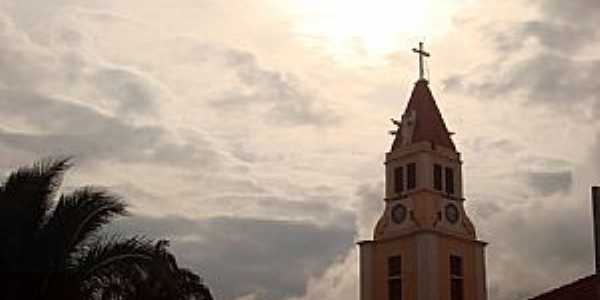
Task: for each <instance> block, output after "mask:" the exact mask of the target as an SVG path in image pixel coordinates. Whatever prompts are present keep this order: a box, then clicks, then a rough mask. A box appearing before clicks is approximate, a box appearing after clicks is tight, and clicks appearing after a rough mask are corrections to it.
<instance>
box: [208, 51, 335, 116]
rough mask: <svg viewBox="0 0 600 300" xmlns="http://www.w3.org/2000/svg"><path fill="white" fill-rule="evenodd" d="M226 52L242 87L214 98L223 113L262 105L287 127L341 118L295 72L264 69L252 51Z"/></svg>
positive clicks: (263, 110) (214, 104)
mask: <svg viewBox="0 0 600 300" xmlns="http://www.w3.org/2000/svg"><path fill="white" fill-rule="evenodd" d="M223 55H224V58H225V61H226V63H227V65H228V66H229V67H231V68H233V69H234V70H235V72H236V74H237V78H238V80H239V83H240V85H241V86H240V87H238V88H236V90H234V91H231V92H228V93H225V94H224V95H221V96H219V97H217V98H216V99H214V100H213V101H212V104H213V107H215V108H219V109H220V110H221V112H224V113H227V112H228V111H232V110H242V111H244V110H247V109H251V108H258V109H259V110H260V111H261V112H262V113H263V114H264V116H265V118H266V120H267V121H268V122H271V123H274V124H277V125H285V126H297V125H315V126H324V125H331V124H335V123H337V122H338V121H339V118H340V117H339V116H338V115H337V114H336V113H335V112H334V111H333V110H331V109H329V108H328V107H327V106H325V105H324V104H323V101H321V99H320V97H318V96H317V95H316V94H315V93H314V92H310V91H309V90H308V89H307V88H306V87H305V86H303V85H302V83H301V82H300V80H298V78H296V76H294V75H293V74H291V73H284V72H279V71H274V70H269V69H266V68H263V67H261V66H260V65H259V64H258V62H257V59H256V57H255V56H254V55H252V54H251V53H248V52H243V51H237V50H233V49H229V50H227V51H224V52H223Z"/></svg>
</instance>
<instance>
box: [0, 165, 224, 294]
mask: <svg viewBox="0 0 600 300" xmlns="http://www.w3.org/2000/svg"><path fill="white" fill-rule="evenodd" d="M70 166H71V164H70V160H69V159H68V158H64V159H47V160H43V161H40V162H37V163H35V164H34V165H32V166H29V167H23V168H20V169H18V170H17V171H16V172H13V173H11V174H10V175H9V176H8V177H7V179H6V180H5V181H4V184H3V185H2V186H0V272H2V273H1V275H2V277H3V278H0V288H2V294H3V299H136V298H137V299H142V298H140V296H141V295H148V296H150V295H153V296H154V298H144V299H198V300H208V299H212V297H211V295H210V292H209V290H208V288H206V286H205V285H204V284H203V283H202V281H201V279H200V278H199V277H198V276H196V275H195V274H193V273H191V272H189V271H188V270H185V269H180V268H179V267H178V266H177V264H176V262H175V259H174V257H173V255H172V254H170V253H169V252H168V249H167V246H168V243H167V242H166V241H158V242H156V243H155V242H153V241H151V240H148V239H144V238H141V237H132V238H119V237H115V236H112V237H104V236H101V235H100V234H99V230H100V229H101V228H102V227H104V226H105V225H106V224H108V223H110V221H112V220H113V219H114V218H115V217H118V216H125V215H127V209H126V207H127V206H126V204H125V203H124V202H123V201H122V200H121V199H120V198H119V197H116V196H114V195H112V194H110V193H108V192H107V191H105V190H102V189H99V188H95V187H83V188H79V189H76V190H75V191H73V192H71V193H69V194H66V195H60V196H58V190H59V188H60V186H61V183H62V177H63V174H64V172H65V171H66V170H68V169H69V167H70Z"/></svg>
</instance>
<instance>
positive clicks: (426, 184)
mask: <svg viewBox="0 0 600 300" xmlns="http://www.w3.org/2000/svg"><path fill="white" fill-rule="evenodd" d="M413 51H414V52H415V53H418V54H419V73H420V74H419V75H420V78H419V80H418V81H417V82H416V83H415V86H414V89H413V91H412V93H411V96H410V99H409V101H408V104H407V106H406V109H405V111H404V113H403V114H402V118H401V120H395V119H392V122H393V123H394V125H396V126H397V127H398V129H397V130H396V131H393V132H392V134H393V135H395V137H394V141H393V143H392V147H391V149H390V151H389V152H387V153H386V154H385V193H384V194H385V198H384V199H383V200H384V202H385V209H384V211H383V213H382V215H381V218H380V219H379V221H378V222H377V225H376V226H375V229H374V232H373V239H372V240H367V241H362V242H359V246H360V297H361V298H360V299H361V300H486V299H487V291H486V279H485V251H484V250H485V245H486V243H485V242H482V241H479V240H478V239H477V235H476V231H475V227H474V225H473V223H472V222H471V220H470V218H469V216H468V214H467V212H466V210H465V207H464V202H465V201H466V200H465V198H464V193H463V181H462V160H461V156H460V153H459V152H457V150H456V147H455V145H454V142H453V141H452V134H451V133H450V132H449V131H448V129H447V127H446V124H445V122H444V119H443V118H442V114H441V113H440V110H439V108H438V107H437V105H436V102H435V99H434V97H433V94H432V93H431V90H430V89H429V83H428V81H427V80H425V79H424V74H423V57H427V56H429V53H427V52H425V51H424V50H423V44H422V43H419V49H413ZM373 201H376V199H373Z"/></svg>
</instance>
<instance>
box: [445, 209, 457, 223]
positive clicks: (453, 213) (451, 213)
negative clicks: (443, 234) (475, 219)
mask: <svg viewBox="0 0 600 300" xmlns="http://www.w3.org/2000/svg"><path fill="white" fill-rule="evenodd" d="M458 216H459V212H458V208H457V207H456V205H454V204H448V205H446V219H447V220H448V222H450V223H452V224H454V223H456V222H457V221H458Z"/></svg>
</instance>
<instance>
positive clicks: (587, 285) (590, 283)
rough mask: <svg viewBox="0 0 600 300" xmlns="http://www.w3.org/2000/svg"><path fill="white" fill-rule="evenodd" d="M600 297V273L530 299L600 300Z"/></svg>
mask: <svg viewBox="0 0 600 300" xmlns="http://www.w3.org/2000/svg"><path fill="white" fill-rule="evenodd" d="M598 299H600V274H594V275H591V276H588V277H584V278H581V279H579V280H577V281H575V282H572V283H569V284H567V285H564V286H562V287H559V288H556V289H554V290H551V291H549V292H546V293H544V294H541V295H539V296H536V297H534V298H530V300H598Z"/></svg>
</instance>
